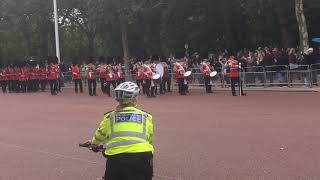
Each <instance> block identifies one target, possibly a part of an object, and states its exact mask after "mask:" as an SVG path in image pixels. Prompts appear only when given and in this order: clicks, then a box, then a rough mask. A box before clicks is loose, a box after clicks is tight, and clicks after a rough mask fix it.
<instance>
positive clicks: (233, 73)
mask: <svg viewBox="0 0 320 180" xmlns="http://www.w3.org/2000/svg"><path fill="white" fill-rule="evenodd" d="M228 65H229V67H230V74H229V76H230V77H239V69H238V68H239V66H238V64H236V63H233V62H230V63H229V64H228Z"/></svg>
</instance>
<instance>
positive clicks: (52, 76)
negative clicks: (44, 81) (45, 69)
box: [48, 65, 59, 80]
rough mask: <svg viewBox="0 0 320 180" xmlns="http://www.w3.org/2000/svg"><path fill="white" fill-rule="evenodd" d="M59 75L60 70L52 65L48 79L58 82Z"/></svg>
mask: <svg viewBox="0 0 320 180" xmlns="http://www.w3.org/2000/svg"><path fill="white" fill-rule="evenodd" d="M58 75H59V70H58V68H57V66H56V65H50V68H49V73H48V79H49V80H57V79H58Z"/></svg>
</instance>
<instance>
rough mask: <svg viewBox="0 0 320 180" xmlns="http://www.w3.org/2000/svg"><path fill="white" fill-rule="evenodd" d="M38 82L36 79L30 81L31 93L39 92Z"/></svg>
mask: <svg viewBox="0 0 320 180" xmlns="http://www.w3.org/2000/svg"><path fill="white" fill-rule="evenodd" d="M39 82H40V81H39V80H38V79H33V80H31V91H33V92H37V91H39Z"/></svg>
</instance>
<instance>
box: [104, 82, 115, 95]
mask: <svg viewBox="0 0 320 180" xmlns="http://www.w3.org/2000/svg"><path fill="white" fill-rule="evenodd" d="M111 85H112V87H113V89H115V88H116V81H107V82H106V85H105V88H106V93H107V94H108V96H109V97H110V96H111V92H110V87H111Z"/></svg>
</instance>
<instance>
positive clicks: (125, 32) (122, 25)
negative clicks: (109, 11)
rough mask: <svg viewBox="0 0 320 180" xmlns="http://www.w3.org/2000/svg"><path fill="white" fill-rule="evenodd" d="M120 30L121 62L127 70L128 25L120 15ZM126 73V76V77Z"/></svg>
mask: <svg viewBox="0 0 320 180" xmlns="http://www.w3.org/2000/svg"><path fill="white" fill-rule="evenodd" d="M119 19H120V29H121V40H122V50H123V60H124V65H125V67H126V69H129V56H130V54H129V43H128V29H127V28H128V24H127V20H126V17H124V16H123V15H120V17H119ZM127 73H129V72H126V75H128V74H127Z"/></svg>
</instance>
